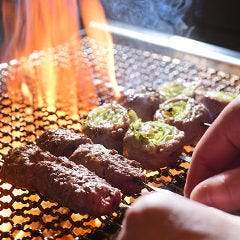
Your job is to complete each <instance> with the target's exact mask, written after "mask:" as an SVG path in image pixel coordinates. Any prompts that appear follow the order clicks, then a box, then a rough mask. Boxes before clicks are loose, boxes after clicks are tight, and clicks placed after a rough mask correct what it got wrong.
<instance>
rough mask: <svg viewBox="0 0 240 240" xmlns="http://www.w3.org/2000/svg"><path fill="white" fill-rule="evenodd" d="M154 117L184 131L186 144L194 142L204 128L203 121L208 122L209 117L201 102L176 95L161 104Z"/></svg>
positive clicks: (202, 132)
mask: <svg viewBox="0 0 240 240" xmlns="http://www.w3.org/2000/svg"><path fill="white" fill-rule="evenodd" d="M154 119H155V120H161V121H164V122H165V123H167V124H170V125H173V126H175V127H176V128H178V129H180V130H182V131H184V132H185V141H186V144H196V143H197V141H198V140H199V139H200V138H201V137H202V135H203V134H204V132H205V130H206V127H205V126H204V124H203V123H209V122H210V119H211V118H210V115H209V112H208V110H207V109H206V108H205V106H204V105H203V104H201V103H197V102H196V101H195V100H194V99H193V98H188V97H176V98H171V99H169V100H168V101H166V102H164V103H163V104H161V105H160V106H159V109H158V110H157V111H156V113H155V115H154Z"/></svg>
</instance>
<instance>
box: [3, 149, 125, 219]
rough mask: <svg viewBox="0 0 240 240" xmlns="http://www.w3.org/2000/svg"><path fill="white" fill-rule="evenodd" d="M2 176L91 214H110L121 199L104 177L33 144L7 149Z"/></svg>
mask: <svg viewBox="0 0 240 240" xmlns="http://www.w3.org/2000/svg"><path fill="white" fill-rule="evenodd" d="M1 177H2V178H3V179H4V180H5V181H7V182H9V183H12V184H13V185H16V186H18V187H21V188H27V189H28V190H30V191H37V192H38V193H40V194H42V195H43V196H45V197H46V198H48V199H49V200H52V201H56V202H58V203H60V204H62V205H63V206H66V207H68V208H70V209H72V210H74V211H77V212H80V213H84V214H85V213H88V214H90V215H93V216H101V215H106V214H110V213H111V212H113V211H114V209H116V208H117V207H118V206H119V204H120V202H121V193H120V191H119V190H118V189H116V188H114V187H112V186H111V185H109V184H108V183H107V182H106V181H105V180H104V179H101V178H99V177H98V176H96V175H95V174H93V173H92V172H90V171H89V170H88V169H87V168H85V167H84V166H82V165H76V164H75V163H73V162H70V161H69V160H68V159H67V158H65V157H55V156H53V155H52V154H50V153H48V152H44V151H42V150H41V149H39V148H38V147H37V146H36V145H28V146H24V147H19V148H16V149H13V150H10V152H9V154H8V155H7V156H6V157H5V159H4V164H3V167H2V169H1Z"/></svg>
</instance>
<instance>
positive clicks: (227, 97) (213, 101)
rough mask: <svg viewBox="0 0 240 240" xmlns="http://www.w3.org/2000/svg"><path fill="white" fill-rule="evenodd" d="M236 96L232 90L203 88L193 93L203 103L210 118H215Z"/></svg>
mask: <svg viewBox="0 0 240 240" xmlns="http://www.w3.org/2000/svg"><path fill="white" fill-rule="evenodd" d="M236 97H237V94H235V93H232V92H220V91H216V90H203V89H198V90H197V91H196V95H195V98H196V100H197V101H198V102H200V103H202V104H204V105H205V107H206V108H207V109H208V111H209V112H210V114H211V118H212V120H214V119H216V118H217V116H218V115H219V114H220V113H221V112H222V110H223V109H224V108H225V107H226V106H227V105H228V104H229V103H230V102H231V101H232V100H233V99H235V98H236Z"/></svg>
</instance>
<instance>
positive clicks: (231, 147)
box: [185, 97, 240, 212]
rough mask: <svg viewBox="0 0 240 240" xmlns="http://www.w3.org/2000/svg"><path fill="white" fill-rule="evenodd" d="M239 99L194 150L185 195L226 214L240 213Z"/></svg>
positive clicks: (225, 110)
mask: <svg viewBox="0 0 240 240" xmlns="http://www.w3.org/2000/svg"><path fill="white" fill-rule="evenodd" d="M239 179H240V97H238V98H237V99H235V100H234V101H233V102H231V103H230V104H229V105H228V106H227V107H226V108H225V109H224V111H223V112H222V113H221V114H220V115H219V117H218V118H217V119H216V120H215V121H214V123H213V124H212V126H211V127H210V128H209V129H208V130H207V132H206V134H205V135H204V136H203V137H202V139H201V140H200V141H199V143H198V145H197V146H196V148H195V150H194V154H193V157H192V162H191V165H190V169H189V173H188V177H187V182H186V186H185V195H186V196H187V197H190V198H191V199H193V200H196V201H199V202H201V203H204V204H207V205H209V206H213V207H216V208H219V209H222V210H224V211H228V212H235V211H238V210H240V182H239Z"/></svg>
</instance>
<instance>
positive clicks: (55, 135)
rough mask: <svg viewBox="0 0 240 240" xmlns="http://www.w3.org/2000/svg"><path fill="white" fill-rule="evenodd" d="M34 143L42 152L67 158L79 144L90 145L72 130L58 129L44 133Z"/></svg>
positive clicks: (85, 138) (82, 136) (83, 137)
mask: <svg viewBox="0 0 240 240" xmlns="http://www.w3.org/2000/svg"><path fill="white" fill-rule="evenodd" d="M36 143H37V145H38V146H39V147H40V148H41V149H42V150H44V151H49V152H51V153H52V154H53V155H55V156H65V157H69V156H70V155H71V154H72V153H73V152H74V151H75V150H76V149H77V147H78V146H79V145H80V144H84V143H92V141H91V139H90V138H87V137H86V136H84V135H80V134H77V133H75V132H74V131H72V130H69V129H66V128H58V129H49V130H47V131H45V132H44V133H43V134H42V135H41V138H40V139H37V140H36Z"/></svg>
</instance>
